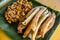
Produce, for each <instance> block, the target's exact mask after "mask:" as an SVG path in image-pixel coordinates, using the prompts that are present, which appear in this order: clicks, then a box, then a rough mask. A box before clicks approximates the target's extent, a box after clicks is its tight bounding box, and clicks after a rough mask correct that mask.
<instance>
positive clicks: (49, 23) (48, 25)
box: [37, 13, 56, 38]
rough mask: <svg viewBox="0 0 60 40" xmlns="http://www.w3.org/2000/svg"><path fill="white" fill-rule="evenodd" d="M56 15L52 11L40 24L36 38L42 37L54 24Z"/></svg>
mask: <svg viewBox="0 0 60 40" xmlns="http://www.w3.org/2000/svg"><path fill="white" fill-rule="evenodd" d="M55 18H56V15H55V14H54V13H53V14H51V15H50V16H49V17H48V18H47V20H46V21H45V22H44V23H43V24H42V26H41V28H40V29H39V31H38V34H37V38H40V37H42V38H43V37H44V35H45V34H46V32H48V31H49V30H50V29H51V28H52V27H53V25H54V22H55Z"/></svg>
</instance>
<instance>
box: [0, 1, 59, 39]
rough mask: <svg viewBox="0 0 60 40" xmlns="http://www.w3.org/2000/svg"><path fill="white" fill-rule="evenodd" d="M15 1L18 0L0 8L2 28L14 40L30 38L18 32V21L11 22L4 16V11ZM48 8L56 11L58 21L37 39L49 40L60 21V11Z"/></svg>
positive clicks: (39, 4) (0, 27)
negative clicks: (23, 36)
mask: <svg viewBox="0 0 60 40" xmlns="http://www.w3.org/2000/svg"><path fill="white" fill-rule="evenodd" d="M15 1H16V0H11V1H10V2H9V3H7V4H6V5H5V6H3V7H2V8H0V29H2V30H3V31H4V32H5V33H6V34H7V35H8V36H9V37H10V38H11V39H12V40H30V39H29V38H22V35H21V34H18V33H17V25H18V22H17V23H12V24H9V23H8V22H7V21H6V20H5V18H4V12H5V10H6V9H7V6H9V5H11V4H12V3H13V2H15ZM29 1H31V2H32V3H33V7H36V6H45V5H42V4H41V3H38V2H36V1H35V0H29ZM45 7H46V6H45ZM47 8H48V10H50V11H51V12H55V14H56V21H55V24H54V26H53V28H52V29H51V30H50V31H49V32H47V33H46V35H45V37H44V38H40V39H37V40H49V38H50V37H51V35H52V34H53V32H54V31H55V29H56V27H57V25H58V24H59V23H60V12H58V11H55V10H53V9H51V8H49V7H47Z"/></svg>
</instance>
